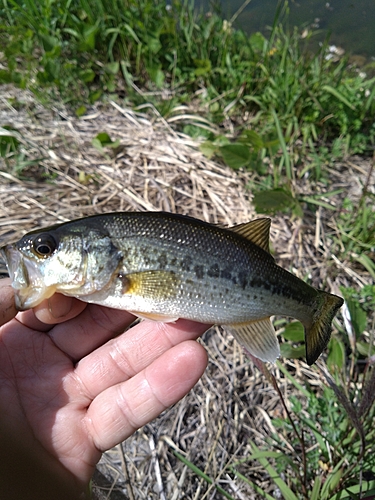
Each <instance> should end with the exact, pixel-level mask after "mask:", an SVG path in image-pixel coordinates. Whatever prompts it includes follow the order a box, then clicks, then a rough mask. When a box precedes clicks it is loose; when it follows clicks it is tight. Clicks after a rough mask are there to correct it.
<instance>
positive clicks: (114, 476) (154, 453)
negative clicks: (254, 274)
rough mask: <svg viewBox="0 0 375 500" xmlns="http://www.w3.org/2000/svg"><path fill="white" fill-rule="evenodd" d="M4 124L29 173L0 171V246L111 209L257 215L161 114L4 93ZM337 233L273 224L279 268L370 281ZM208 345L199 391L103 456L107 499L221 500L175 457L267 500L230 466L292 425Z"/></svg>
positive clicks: (267, 392)
mask: <svg viewBox="0 0 375 500" xmlns="http://www.w3.org/2000/svg"><path fill="white" fill-rule="evenodd" d="M14 97H15V98H16V101H17V103H16V104H17V105H16V106H13V104H12V102H13V101H12V99H13V98H14ZM1 125H11V126H12V127H13V128H14V129H16V130H17V134H16V135H17V137H18V138H19V140H20V141H21V143H22V151H23V154H24V161H25V162H27V163H28V166H25V168H23V169H22V171H17V168H18V167H17V164H16V163H15V162H14V161H13V160H12V159H9V161H8V162H7V164H4V165H2V166H1V167H0V245H2V244H4V243H5V242H10V241H13V240H15V239H17V238H18V237H20V236H21V235H22V234H23V233H24V232H25V231H28V230H31V229H35V228H36V227H41V226H47V225H50V224H52V223H55V222H59V221H66V220H69V219H73V218H77V217H79V216H86V215H91V214H94V213H100V212H104V211H120V210H167V211H172V212H177V213H183V214H189V215H192V216H195V217H198V218H201V219H204V220H206V221H209V222H213V223H223V224H227V225H230V224H234V223H240V222H244V221H247V220H250V219H251V218H253V217H254V216H255V212H254V209H253V207H252V205H251V193H250V192H249V190H248V189H247V187H246V186H247V185H248V184H249V181H250V177H251V174H249V173H244V172H239V173H235V172H233V171H232V170H230V169H228V168H224V167H222V166H219V165H217V164H216V163H214V162H212V161H208V160H207V159H206V158H205V157H204V156H203V155H202V154H201V153H200V152H199V149H198V147H197V143H196V142H194V141H192V139H191V138H189V137H187V136H184V135H182V134H179V133H176V132H175V131H174V130H173V129H172V128H171V126H170V125H169V124H168V123H167V122H165V121H164V120H163V119H162V118H161V117H159V116H158V115H157V114H156V113H153V112H150V113H148V114H147V115H145V114H141V113H135V112H133V111H131V110H129V109H125V108H121V107H120V106H119V105H118V104H116V103H108V104H106V105H97V106H95V107H94V108H93V109H92V110H91V112H90V113H88V114H87V115H86V116H84V117H83V118H80V119H78V118H75V117H74V116H71V115H70V114H68V112H67V111H66V110H65V109H64V108H63V107H62V106H60V105H59V107H56V108H52V109H47V108H45V107H43V106H42V105H41V104H38V103H37V102H36V101H35V99H34V98H33V97H32V96H31V95H29V94H28V93H26V92H20V91H17V90H15V89H13V88H12V87H4V88H3V89H2V90H1V95H0V126H1ZM99 132H107V133H108V134H109V135H110V136H111V138H112V139H113V140H116V139H119V141H120V145H119V147H118V148H116V149H109V148H108V149H106V151H105V154H103V153H101V152H99V151H98V150H97V149H95V148H94V147H93V145H92V139H93V138H94V137H95V136H96V135H97V133H99ZM18 161H19V160H18ZM363 168H364V167H363V166H360V165H359V164H358V165H357V164H356V163H352V165H350V163H347V164H345V165H338V166H337V169H336V171H333V172H332V180H333V182H334V183H336V184H339V183H341V184H343V180H342V171H343V170H344V169H345V172H346V178H348V176H349V175H350V174H351V169H352V170H353V172H354V171H355V172H356V175H355V176H354V175H353V177H352V179H358V178H359V177H360V175H359V174H360V170H361V169H363ZM365 173H366V172H365V171H364V174H363V175H365ZM349 186H354V188H355V182H353V181H349V182H347V186H346V187H347V188H349ZM358 187H359V188H360V187H361V184H360V182H359V181H358ZM354 188H352V189H354ZM308 189H309V187H308V185H306V190H308ZM322 189H323V188H322ZM357 196H358V193H357ZM331 201H332V200H331ZM336 203H337V204H339V203H340V200H339V199H337V200H336ZM335 231H337V228H336V225H335V217H334V212H329V211H324V210H322V209H319V210H317V211H316V212H315V213H306V216H305V218H304V220H303V222H301V221H300V220H298V219H294V220H291V219H290V218H288V217H279V218H276V219H275V220H274V221H273V225H272V231H271V239H272V244H273V247H274V249H275V253H276V259H277V261H278V263H280V265H283V266H284V267H286V268H288V269H290V270H292V271H294V272H295V273H296V274H297V275H300V276H301V277H305V276H309V277H310V278H311V279H312V282H313V284H315V285H317V286H321V285H322V283H325V287H326V289H328V290H329V289H331V291H333V292H337V291H338V286H339V284H346V283H347V284H353V283H358V284H363V283H366V282H368V281H369V280H368V276H367V274H366V273H365V272H364V271H363V270H361V269H355V268H353V267H352V266H351V265H349V263H347V262H339V261H338V260H337V258H332V256H331V254H330V243H329V241H331V239H330V238H327V235H328V234H332V233H335ZM203 343H204V345H205V347H206V348H207V350H208V352H209V358H210V362H209V366H208V368H207V370H206V372H205V374H204V376H203V377H202V379H201V380H200V381H199V382H198V384H197V385H196V387H195V388H194V389H193V390H192V391H191V392H190V393H189V394H188V395H187V396H186V397H185V398H184V399H183V400H182V401H181V402H180V403H178V404H177V405H175V406H174V407H173V408H171V409H169V410H168V411H166V412H165V413H164V414H163V415H161V416H160V417H159V418H158V419H156V420H155V421H154V422H152V423H150V424H149V425H147V426H145V427H144V428H142V429H140V430H139V431H138V432H137V433H136V434H135V435H134V436H133V437H131V438H130V439H128V440H127V441H126V442H124V443H122V444H121V445H118V446H117V447H116V448H114V449H113V450H110V451H109V452H107V453H106V454H105V455H104V456H103V459H102V460H101V462H100V464H99V466H98V473H97V474H96V481H97V483H98V484H99V485H100V484H101V485H102V486H97V487H96V493H95V494H96V495H97V497H98V498H108V499H116V498H123V499H124V498H129V499H166V500H177V499H182V498H183V499H189V500H193V499H194V500H198V499H199V500H203V499H215V498H217V499H219V498H222V496H221V495H220V494H218V493H216V492H215V489H214V487H213V486H209V485H207V484H206V483H205V482H204V481H202V480H201V479H199V477H198V476H197V475H196V474H194V473H193V472H192V471H191V470H190V469H189V468H188V467H186V466H185V465H183V464H182V463H181V462H180V461H179V460H177V459H176V457H175V455H174V454H173V450H174V449H175V450H179V451H180V452H181V453H182V454H183V455H185V456H186V457H187V458H188V459H189V460H190V461H191V462H193V463H194V464H195V465H196V466H197V467H199V468H201V469H202V470H203V471H204V472H205V473H206V474H207V475H208V476H210V477H211V478H212V479H214V480H215V481H216V482H217V483H218V484H220V485H221V486H222V487H223V488H224V489H225V490H226V491H228V493H230V494H231V495H233V497H234V498H236V499H239V500H243V499H249V500H251V499H256V498H258V496H257V495H256V494H255V493H254V491H253V490H252V489H251V488H250V487H249V486H247V485H246V484H245V483H244V482H242V481H240V480H238V479H236V478H234V477H233V475H232V474H229V470H228V466H229V465H230V464H233V463H234V462H236V461H238V460H242V459H244V458H246V457H247V456H248V455H249V454H250V453H251V447H250V443H251V442H252V441H253V442H255V443H256V444H257V445H258V446H262V444H263V443H264V441H265V440H266V439H267V437H268V436H269V435H270V434H272V433H273V432H275V429H274V428H273V425H272V421H271V418H270V417H272V416H285V415H284V413H283V410H282V407H281V405H280V404H279V399H278V396H277V394H276V392H275V391H274V389H273V388H272V387H271V386H270V385H269V384H268V383H267V381H266V380H265V379H264V377H263V376H262V375H261V374H260V372H259V371H258V370H257V369H255V367H254V366H253V364H252V363H251V362H250V361H249V360H248V358H246V356H245V355H244V353H243V351H242V350H241V348H240V347H239V346H238V345H237V344H236V343H235V342H234V341H233V339H232V338H230V337H229V336H228V335H226V334H223V333H222V331H221V330H220V329H218V328H215V329H212V330H210V331H209V332H207V333H206V334H205V335H204V337H203ZM285 364H287V365H288V366H290V368H291V369H293V372H294V373H297V374H299V375H300V377H301V379H304V380H309V383H311V384H315V385H318V384H320V383H321V381H320V376H319V374H318V372H317V371H316V370H315V369H314V368H308V367H307V365H305V364H304V363H303V362H300V361H285ZM273 372H274V374H275V375H276V377H277V378H278V381H279V385H280V389H281V391H282V392H283V394H285V395H286V396H288V394H290V393H291V392H293V390H294V389H293V387H290V384H288V383H287V381H286V380H285V378H284V377H283V375H282V374H281V373H279V372H278V370H277V368H274V369H273ZM281 439H282V440H283V442H284V446H285V449H288V448H290V445H289V444H288V439H287V436H281ZM290 451H291V453H293V450H292V449H291V450H290ZM296 460H298V457H296ZM239 469H240V471H241V472H242V473H243V474H244V475H245V476H246V477H248V478H250V479H252V480H256V482H257V483H258V484H259V485H260V486H262V487H263V488H264V489H265V490H266V491H268V492H269V493H270V494H274V495H275V497H277V495H278V492H277V491H276V489H275V486H274V484H273V483H272V482H270V480H269V477H268V476H267V474H266V472H265V471H264V469H263V468H262V467H260V465H259V463H258V462H246V461H244V463H243V464H242V465H241V466H239ZM101 474H102V475H101ZM106 481H107V484H106Z"/></svg>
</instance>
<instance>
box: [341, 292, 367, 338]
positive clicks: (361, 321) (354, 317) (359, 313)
mask: <svg viewBox="0 0 375 500" xmlns="http://www.w3.org/2000/svg"><path fill="white" fill-rule="evenodd" d="M346 304H347V306H348V309H349V313H350V319H351V321H352V325H353V328H354V331H355V333H356V336H357V338H358V337H359V336H360V335H362V333H363V332H364V331H365V329H366V326H367V314H366V312H365V311H364V310H363V309H362V308H361V306H360V304H359V302H358V301H357V300H355V299H352V298H350V297H347V298H346Z"/></svg>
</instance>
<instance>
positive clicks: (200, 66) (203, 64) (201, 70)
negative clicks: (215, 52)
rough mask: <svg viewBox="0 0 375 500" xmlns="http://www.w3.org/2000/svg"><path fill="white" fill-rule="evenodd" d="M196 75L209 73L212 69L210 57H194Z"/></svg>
mask: <svg viewBox="0 0 375 500" xmlns="http://www.w3.org/2000/svg"><path fill="white" fill-rule="evenodd" d="M194 64H195V67H196V70H195V71H194V73H195V75H196V76H203V75H206V74H207V73H209V72H210V71H211V69H212V66H211V61H210V60H209V59H194Z"/></svg>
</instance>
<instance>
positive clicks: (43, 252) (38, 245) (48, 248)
mask: <svg viewBox="0 0 375 500" xmlns="http://www.w3.org/2000/svg"><path fill="white" fill-rule="evenodd" d="M56 248H57V243H56V240H55V238H54V237H53V236H52V235H51V234H48V233H47V234H41V235H39V236H37V237H36V238H35V240H34V241H33V250H34V252H35V253H36V254H37V256H38V257H44V258H47V257H49V256H50V255H52V254H53V252H54V251H55V250H56Z"/></svg>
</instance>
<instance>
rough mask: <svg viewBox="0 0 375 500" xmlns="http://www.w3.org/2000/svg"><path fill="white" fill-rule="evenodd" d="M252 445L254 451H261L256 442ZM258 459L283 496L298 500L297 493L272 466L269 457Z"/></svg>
mask: <svg viewBox="0 0 375 500" xmlns="http://www.w3.org/2000/svg"><path fill="white" fill-rule="evenodd" d="M251 447H252V449H253V452H258V453H259V451H260V450H259V449H258V448H257V447H256V446H255V444H254V443H251ZM258 461H259V462H260V464H261V465H262V466H263V467H264V468H265V470H266V471H267V472H268V474H269V476H270V477H271V478H272V480H273V482H274V483H275V484H276V486H277V487H278V488H279V490H280V491H281V494H282V495H283V497H284V498H285V499H288V500H298V498H297V497H296V495H295V494H294V493H293V491H292V490H291V489H290V488H289V486H288V485H287V484H286V483H285V481H284V480H283V479H282V478H281V476H280V475H279V474H278V473H277V471H276V470H275V469H274V468H273V467H272V465H271V464H270V463H269V461H268V460H267V458H265V457H263V458H258Z"/></svg>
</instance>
